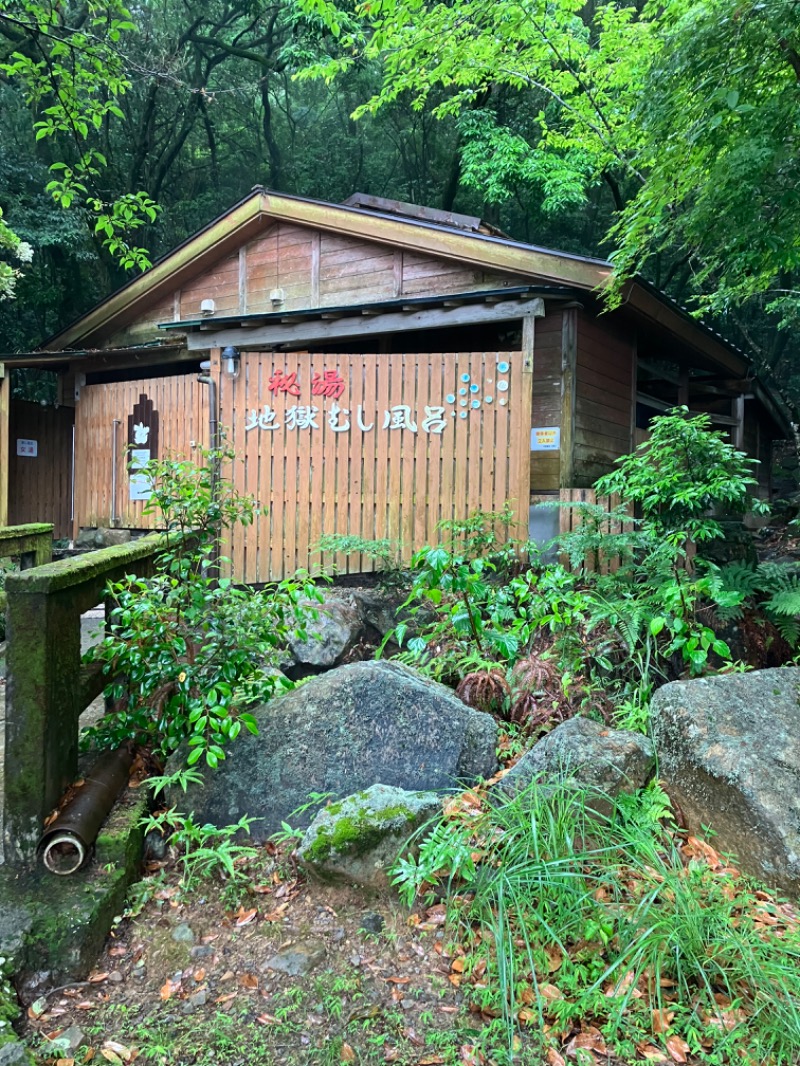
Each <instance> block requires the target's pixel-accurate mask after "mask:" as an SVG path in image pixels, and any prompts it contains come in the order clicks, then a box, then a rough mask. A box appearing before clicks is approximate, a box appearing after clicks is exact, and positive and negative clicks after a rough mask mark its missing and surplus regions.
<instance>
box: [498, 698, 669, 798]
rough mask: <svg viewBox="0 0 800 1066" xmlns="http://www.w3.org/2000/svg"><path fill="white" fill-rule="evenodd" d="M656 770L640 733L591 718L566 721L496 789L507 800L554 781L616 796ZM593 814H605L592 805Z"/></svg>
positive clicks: (639, 784)
mask: <svg viewBox="0 0 800 1066" xmlns="http://www.w3.org/2000/svg"><path fill="white" fill-rule="evenodd" d="M654 769H655V753H654V751H653V745H652V744H651V743H650V741H649V740H648V739H647V737H644V736H642V735H641V734H640V733H629V732H627V731H625V730H622V729H609V728H608V727H607V726H604V725H600V724H599V723H598V722H593V721H592V720H591V719H589V718H570V719H569V721H567V722H564V723H563V724H562V725H560V726H557V727H556V728H555V729H554V730H553V731H552V732H551V733H548V734H547V736H545V737H543V738H542V739H541V740H540V741H539V743H538V744H535V745H534V746H533V747H532V748H531V750H530V751H528V752H526V753H525V754H524V755H523V756H522V758H521V759H520V760H519V762H518V763H517V764H516V766H513V767H512V768H511V770H509V772H508V773H507V774H506V775H505V777H504V778H503V779H502V780H501V781H499V782H498V783H497V785H495V786H494V788H495V789H496V790H498V791H499V792H501V793H504V794H506V795H513V794H514V793H517V792H520V791H521V790H522V789H524V788H527V786H528V785H530V784H531V783H532V782H533V781H540V782H542V784H543V785H544V786H545V787H546V786H547V783H548V782H549V781H552V780H553V779H554V778H562V779H567V780H570V781H573V782H574V783H575V784H576V785H578V786H581V787H586V788H589V789H592V790H593V791H594V790H596V791H597V792H601V793H603V794H604V795H606V796H609V797H612V798H613V797H614V796H616V795H618V794H619V793H620V792H635V791H636V790H637V789H640V788H642V787H643V786H644V785H646V784H647V782H648V780H649V779H650V778H651V777H652V775H653V771H654ZM592 806H593V807H595V808H596V809H601V810H608V809H609V808H606V807H605V805H604V804H602V802H601V803H600V804H598V803H597V802H596V801H592Z"/></svg>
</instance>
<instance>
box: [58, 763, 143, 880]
mask: <svg viewBox="0 0 800 1066" xmlns="http://www.w3.org/2000/svg"><path fill="white" fill-rule="evenodd" d="M132 764H133V748H132V747H131V746H130V745H125V746H124V747H121V748H117V750H116V751H107V752H105V754H103V755H101V756H100V758H99V759H98V760H97V762H96V763H95V764H94V766H93V767H92V769H91V771H90V772H89V773H88V774H87V775H86V778H85V780H84V782H83V784H82V785H81V786H80V788H79V789H78V790H77V792H76V793H75V795H74V796H73V797H72V799H71V800H70V801H69V802H68V803H67V804H66V805H65V807H64V809H63V810H62V811H61V813H60V814H59V815H58V817H57V818H56V819H55V821H54V822H52V823H51V824H50V825H49V826H48V827H47V829H45V831H44V833H42V837H41V839H40V841H39V853H40V854H41V856H42V862H43V863H44V865H45V867H46V868H47V869H48V870H49V871H50V873H53V874H59V875H61V876H62V877H65V876H67V875H68V874H74V873H75V872H76V871H77V870H80V868H81V867H82V866H83V865H84V864H85V863H86V862H87V860H88V858H89V855H90V854H91V850H92V846H93V844H94V842H95V840H96V839H97V834H98V832H99V831H100V826H101V825H102V824H103V822H104V821H105V820H106V818H107V817H108V815H109V812H110V811H111V808H112V807H113V806H114V804H115V803H116V801H117V797H118V796H119V794H120V792H121V791H122V790H123V788H124V787H125V785H126V784H127V783H128V778H129V776H130V771H131V766H132Z"/></svg>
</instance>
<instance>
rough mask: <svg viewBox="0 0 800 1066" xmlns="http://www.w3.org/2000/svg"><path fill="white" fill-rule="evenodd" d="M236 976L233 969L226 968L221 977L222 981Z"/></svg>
mask: <svg viewBox="0 0 800 1066" xmlns="http://www.w3.org/2000/svg"><path fill="white" fill-rule="evenodd" d="M235 976H236V974H235V973H234V972H233V970H226V971H225V973H224V974H223V975H222V977H220V981H230V980H231V979H232V978H234V977H235Z"/></svg>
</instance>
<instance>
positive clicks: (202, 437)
mask: <svg viewBox="0 0 800 1066" xmlns="http://www.w3.org/2000/svg"><path fill="white" fill-rule="evenodd" d="M142 397H144V401H145V403H146V408H145V410H146V412H147V413H146V414H142V403H143V401H142ZM139 422H142V423H147V426H146V428H148V429H149V430H150V433H149V434H148V439H147V440H146V441H143V442H141V445H147V446H148V449H149V451H150V452H151V453H152V458H164V456H165V455H168V454H173V455H177V456H180V457H181V458H190V457H191V456H192V453H193V450H194V449H193V445H194V446H207V444H208V387H207V386H205V385H202V384H201V383H200V382H198V380H197V375H196V374H181V375H175V376H172V377H159V378H148V379H145V380H143V381H119V382H113V383H110V384H105V385H87V386H85V387H84V388H83V389H81V396H80V400H79V402H78V405H77V407H76V412H75V471H76V476H75V526H76V529H77V528H80V527H98V526H111V525H116V526H119V527H120V528H123V529H154V528H155V527H156V526H157V524H158V523H157V519H156V516H154V515H144V514H143V511H144V509H145V507H146V502H147V501H146V500H143V499H136V498H135V497H136V495H137V493H136V492H135V491H132V489H133V486H132V484H131V472H130V470H129V452H128V445H129V443H130V444H131V445H132V446H133V447H136V441H135V439H133V440H131V436H133V437H134V438H135V432H134V433H133V434H132V433H131V429H132V427H133V426H135V425H137V424H138V423H139ZM134 484H135V482H134Z"/></svg>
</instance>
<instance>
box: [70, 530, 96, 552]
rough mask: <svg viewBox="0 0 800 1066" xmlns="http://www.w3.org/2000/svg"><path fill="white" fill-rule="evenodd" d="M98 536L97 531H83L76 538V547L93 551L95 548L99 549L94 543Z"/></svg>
mask: <svg viewBox="0 0 800 1066" xmlns="http://www.w3.org/2000/svg"><path fill="white" fill-rule="evenodd" d="M96 535H97V530H96V529H82V530H81V531H80V532H79V533H78V535H77V537H76V538H75V547H76V548H84V549H86V550H89V551H91V550H92V549H93V548H96V547H97V545H96V544H95V542H94V538H95V536H96Z"/></svg>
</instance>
